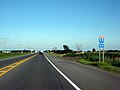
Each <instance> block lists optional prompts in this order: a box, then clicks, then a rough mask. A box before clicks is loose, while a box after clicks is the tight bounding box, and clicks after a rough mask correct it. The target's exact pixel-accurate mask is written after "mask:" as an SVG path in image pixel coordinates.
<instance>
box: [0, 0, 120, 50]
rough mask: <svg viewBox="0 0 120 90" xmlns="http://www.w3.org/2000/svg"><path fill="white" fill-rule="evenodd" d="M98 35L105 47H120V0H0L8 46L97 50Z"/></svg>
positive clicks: (0, 23)
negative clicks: (103, 41) (78, 45)
mask: <svg viewBox="0 0 120 90" xmlns="http://www.w3.org/2000/svg"><path fill="white" fill-rule="evenodd" d="M100 35H104V36H105V49H120V40H119V39H120V0H0V38H2V37H7V38H9V41H8V42H7V48H8V49H16V48H28V47H31V48H33V49H42V50H44V49H51V48H54V47H57V48H58V49H62V48H63V47H62V46H63V45H64V44H66V45H68V46H69V47H70V48H71V49H74V50H75V49H76V44H82V48H83V50H88V49H89V50H91V49H92V48H96V49H98V36H100ZM1 48H4V46H2V45H1Z"/></svg>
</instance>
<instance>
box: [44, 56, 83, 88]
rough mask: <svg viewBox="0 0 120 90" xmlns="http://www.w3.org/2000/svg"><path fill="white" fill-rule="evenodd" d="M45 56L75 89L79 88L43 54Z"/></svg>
mask: <svg viewBox="0 0 120 90" xmlns="http://www.w3.org/2000/svg"><path fill="white" fill-rule="evenodd" d="M44 56H45V58H46V59H47V60H48V62H49V63H50V64H51V65H52V66H53V67H54V68H55V69H56V70H57V71H58V72H59V73H60V74H61V75H62V76H63V77H64V78H65V79H66V80H67V81H68V82H69V83H70V84H71V85H72V86H73V87H74V88H75V89H76V90H81V89H80V88H79V87H78V86H77V85H76V84H75V83H73V82H72V81H71V80H70V79H69V78H68V77H67V76H66V75H65V74H64V73H63V72H62V71H60V70H59V69H58V68H57V67H56V66H55V65H54V64H53V63H52V62H51V61H50V60H49V59H48V57H47V56H46V55H45V54H44Z"/></svg>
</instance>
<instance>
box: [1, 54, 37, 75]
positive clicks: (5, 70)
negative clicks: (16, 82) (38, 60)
mask: <svg viewBox="0 0 120 90" xmlns="http://www.w3.org/2000/svg"><path fill="white" fill-rule="evenodd" d="M35 56H36V55H33V56H30V57H28V58H26V59H23V60H21V61H18V62H15V63H13V64H10V65H8V66H5V67H3V68H0V76H2V75H4V74H5V73H7V72H9V71H10V70H12V69H13V68H15V67H17V66H18V65H20V64H22V63H24V62H26V61H27V60H30V59H31V58H33V57H35Z"/></svg>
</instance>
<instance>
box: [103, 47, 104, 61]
mask: <svg viewBox="0 0 120 90" xmlns="http://www.w3.org/2000/svg"><path fill="white" fill-rule="evenodd" d="M103 63H104V48H103Z"/></svg>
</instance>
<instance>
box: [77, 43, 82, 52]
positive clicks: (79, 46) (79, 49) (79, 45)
mask: <svg viewBox="0 0 120 90" xmlns="http://www.w3.org/2000/svg"><path fill="white" fill-rule="evenodd" d="M76 48H77V51H78V52H80V51H81V49H82V44H76Z"/></svg>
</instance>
